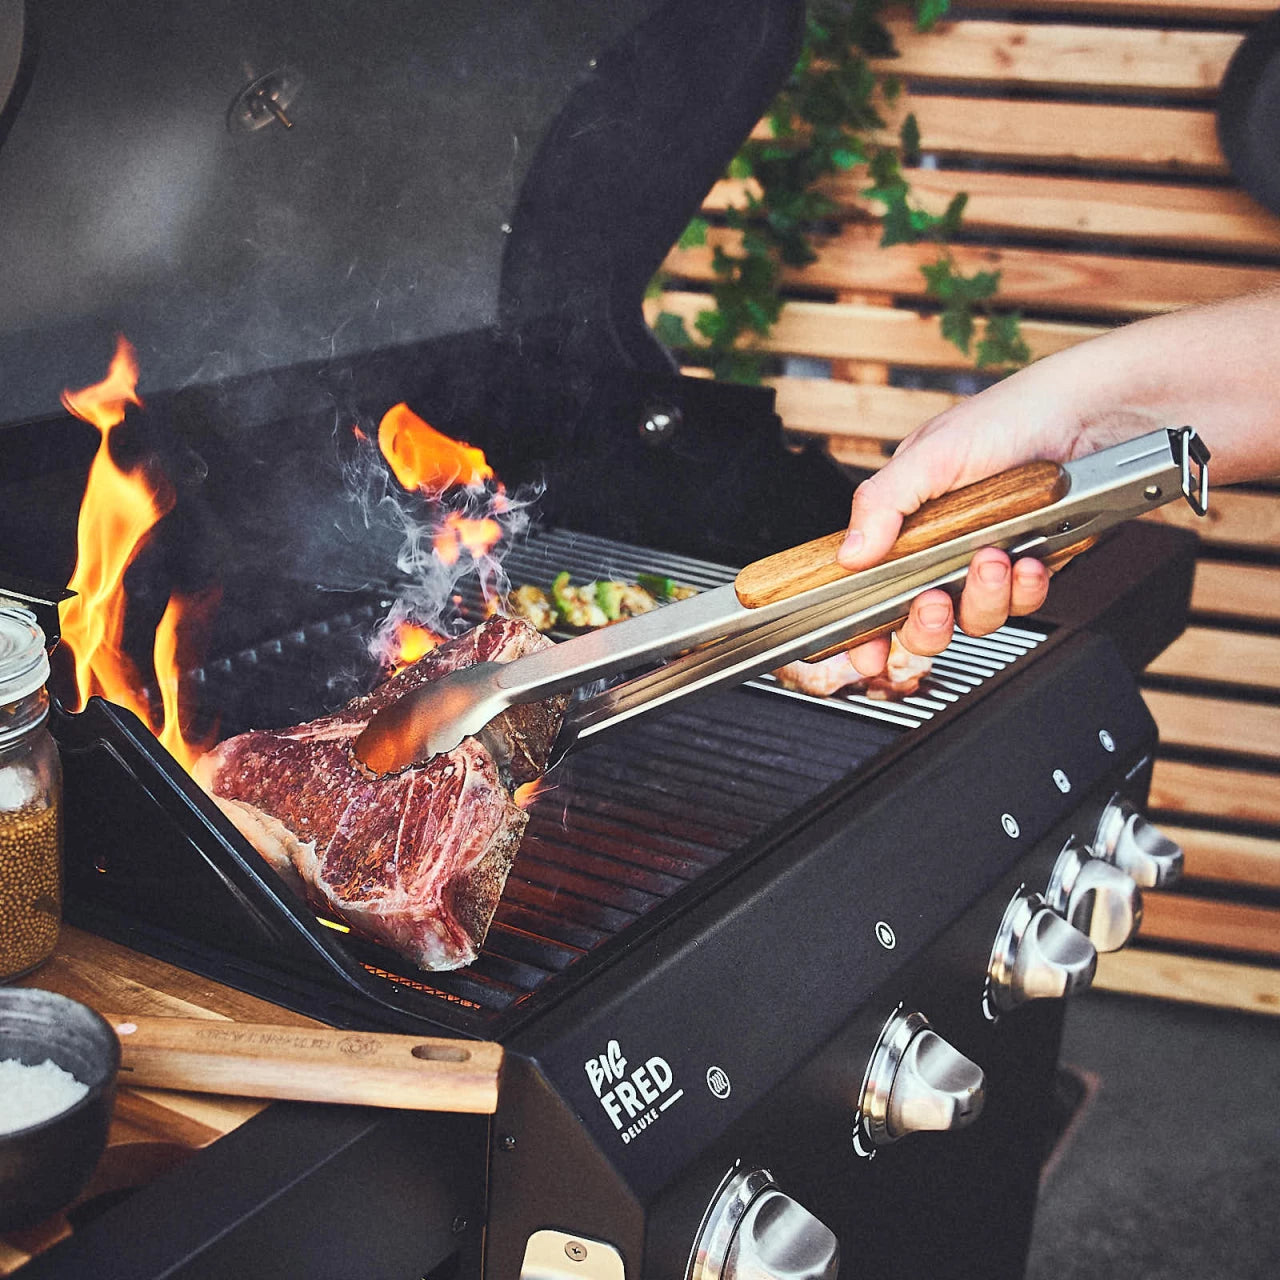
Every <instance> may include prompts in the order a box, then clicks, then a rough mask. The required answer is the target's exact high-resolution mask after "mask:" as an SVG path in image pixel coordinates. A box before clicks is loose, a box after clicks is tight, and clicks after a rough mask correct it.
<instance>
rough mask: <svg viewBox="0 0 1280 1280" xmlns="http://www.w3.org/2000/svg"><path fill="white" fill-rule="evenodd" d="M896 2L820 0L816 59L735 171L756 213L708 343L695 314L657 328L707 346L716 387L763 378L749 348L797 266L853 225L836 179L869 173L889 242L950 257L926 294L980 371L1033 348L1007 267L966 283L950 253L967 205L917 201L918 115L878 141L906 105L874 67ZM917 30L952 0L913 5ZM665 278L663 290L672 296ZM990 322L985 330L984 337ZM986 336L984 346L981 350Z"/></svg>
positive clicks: (884, 54) (711, 320) (725, 283)
mask: <svg viewBox="0 0 1280 1280" xmlns="http://www.w3.org/2000/svg"><path fill="white" fill-rule="evenodd" d="M886 4H887V0H815V3H813V4H811V6H810V10H809V15H808V18H807V22H806V33H805V41H804V46H803V50H802V52H801V55H800V58H799V60H798V62H797V63H796V66H795V69H794V70H793V72H792V74H791V77H790V79H789V81H788V83H787V85H786V86H785V87H784V88H783V90H782V92H781V93H780V94H779V95H778V97H777V98H776V99H775V101H774V103H773V105H772V106H771V107H770V109H769V112H768V116H767V119H768V122H769V125H770V135H771V136H769V137H767V138H751V139H749V140H748V141H747V142H746V143H745V144H744V145H743V146H742V148H741V149H740V150H739V152H738V154H737V155H736V156H735V157H734V159H733V161H732V163H731V164H730V166H729V176H730V177H731V178H737V179H751V180H752V181H751V182H750V183H748V184H747V185H746V187H745V192H746V194H745V196H744V203H741V204H738V205H733V206H731V207H729V208H728V209H727V210H726V211H725V212H724V215H723V222H724V225H725V226H726V227H728V228H730V229H732V230H733V231H735V232H737V233H738V236H737V240H736V244H735V247H734V248H733V249H732V250H730V249H727V248H725V247H724V246H723V245H720V244H717V245H716V246H715V248H714V250H713V253H712V269H713V272H714V275H715V279H714V281H713V283H712V287H711V293H712V300H713V303H714V305H713V306H712V307H709V308H707V309H705V310H703V311H700V312H699V313H698V315H697V318H696V319H695V321H694V328H695V329H696V330H697V332H698V334H699V336H700V339H701V341H698V340H696V339H694V337H693V336H692V335H691V334H690V333H689V332H688V329H687V328H686V326H685V323H684V320H683V319H682V317H680V316H678V315H675V314H674V313H672V312H668V311H664V312H660V313H659V314H658V316H657V319H656V321H655V324H654V329H655V331H656V333H657V335H658V337H659V338H660V339H661V340H662V341H663V342H664V343H665V344H666V345H667V346H670V347H674V348H677V349H698V350H700V351H701V352H702V353H704V354H705V356H706V358H707V360H708V362H709V363H710V366H711V369H712V371H713V373H714V374H715V376H716V377H718V378H722V379H728V380H730V381H737V382H757V381H759V379H760V375H761V369H762V359H761V357H760V356H759V355H758V354H756V353H754V352H751V351H744V350H742V349H741V347H740V343H741V342H742V340H743V339H744V338H749V337H751V336H752V335H756V336H760V337H764V336H767V335H768V333H769V331H770V330H771V329H772V327H773V325H774V324H775V323H776V322H777V320H778V316H779V314H780V312H781V310H782V306H783V298H782V273H783V270H784V268H788V267H790V268H795V267H804V266H806V265H807V264H809V263H811V262H813V261H814V260H815V259H816V258H817V256H818V248H817V246H818V245H819V243H820V242H821V240H822V238H823V237H824V235H829V234H830V231H831V226H832V222H833V221H834V220H835V219H836V218H838V217H839V216H840V209H839V206H838V205H837V204H836V202H835V201H834V200H833V199H832V198H831V197H830V196H829V195H828V194H826V192H825V191H824V185H823V184H824V180H826V179H829V178H831V177H832V176H834V175H837V174H840V173H844V172H848V171H850V170H854V169H857V168H859V167H862V168H864V169H865V172H866V175H867V182H868V185H867V186H866V187H865V188H864V191H863V194H864V195H865V196H866V197H867V198H868V199H869V200H870V201H872V202H874V204H875V205H876V206H877V207H878V210H879V213H878V219H879V224H880V244H881V246H882V247H887V246H889V245H894V244H916V243H920V242H925V241H927V242H933V243H936V244H937V245H938V246H939V250H938V257H937V259H936V260H935V261H934V262H932V263H930V264H928V265H926V266H924V267H922V268H921V270H922V272H923V273H924V277H925V284H926V291H927V293H928V295H929V296H930V297H932V298H934V299H936V300H937V302H938V303H939V304H940V323H941V328H942V333H943V336H944V337H946V338H947V339H948V340H949V341H951V342H952V343H954V344H955V345H956V346H957V347H958V348H959V349H960V350H961V351H962V352H964V353H965V355H970V356H972V358H973V359H974V363H975V364H976V365H977V367H978V368H983V369H988V368H989V369H995V370H1007V369H1009V368H1012V367H1015V366H1017V365H1019V364H1024V363H1025V362H1026V361H1027V360H1028V359H1029V358H1030V352H1029V351H1028V349H1027V345H1026V343H1025V342H1024V341H1023V338H1022V334H1021V330H1020V317H1019V316H1018V314H1017V313H1016V312H1009V311H1000V310H997V308H996V306H995V303H994V299H995V297H996V294H997V291H998V289H999V285H1000V273H999V272H998V271H978V272H975V273H974V274H972V275H965V274H963V273H962V272H961V271H960V270H959V269H958V267H957V264H956V261H955V258H954V257H953V255H952V254H951V253H950V251H949V249H948V248H947V244H948V242H949V241H951V240H952V239H953V238H954V236H955V235H956V233H957V232H958V231H959V229H960V226H961V221H962V219H963V216H964V208H965V203H966V200H967V196H965V195H964V194H959V195H956V196H955V197H954V198H953V199H952V200H951V202H950V203H949V204H948V206H947V208H946V209H945V210H944V211H943V212H942V213H941V214H933V213H930V212H929V211H928V210H927V209H925V208H924V207H923V206H922V205H921V204H920V203H919V201H918V200H917V199H916V198H915V196H914V195H913V193H912V190H911V184H910V182H909V180H908V177H907V173H906V172H905V170H904V166H905V167H906V168H909V167H910V166H911V165H912V164H914V163H916V162H917V161H918V158H919V156H920V151H921V139H920V129H919V125H918V123H917V121H916V118H915V116H914V115H908V116H907V117H906V118H905V120H904V121H903V123H902V125H901V126H900V129H899V132H898V139H897V144H896V145H886V144H884V143H882V142H879V141H877V140H876V139H877V138H880V137H883V136H884V132H885V128H886V125H885V120H884V117H883V115H882V114H881V112H882V110H883V108H884V107H886V106H892V105H893V104H894V103H895V102H896V101H897V100H898V98H899V96H900V92H901V88H900V85H899V83H898V81H897V79H896V78H895V77H893V76H888V75H883V74H878V73H877V72H876V71H875V70H873V69H872V67H871V65H870V61H869V60H870V59H873V58H888V57H892V56H893V55H894V54H895V53H896V52H897V51H896V49H895V48H894V44H893V38H892V36H891V34H890V33H889V31H888V29H887V28H886V27H885V25H884V23H883V21H882V20H881V15H882V12H883V9H884V8H885V7H886ZM912 4H913V8H914V12H915V19H916V25H917V28H918V29H920V30H922V31H923V30H927V29H928V28H930V27H932V26H933V25H934V24H935V23H936V22H937V21H938V19H939V18H941V17H942V16H943V14H945V13H946V11H947V8H948V5H949V0H912ZM709 231H710V224H709V222H708V220H707V219H706V218H702V217H699V218H695V219H694V220H693V221H692V222H691V223H690V224H689V226H688V228H687V229H686V230H685V232H684V235H683V236H682V237H681V239H680V247H682V248H690V247H693V246H697V245H704V244H706V243H707V238H708V232H709ZM663 287H664V282H663V281H662V280H661V279H659V280H658V281H656V282H655V283H654V286H653V292H654V293H655V294H660V293H661V292H662V289H663ZM979 325H981V333H980V334H979ZM975 337H976V339H977V340H976V343H975Z"/></svg>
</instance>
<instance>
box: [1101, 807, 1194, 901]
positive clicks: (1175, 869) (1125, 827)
mask: <svg viewBox="0 0 1280 1280" xmlns="http://www.w3.org/2000/svg"><path fill="white" fill-rule="evenodd" d="M1089 845H1090V847H1091V848H1092V849H1093V852H1094V855H1095V856H1096V857H1099V858H1104V859H1105V860H1106V861H1107V862H1112V863H1114V864H1115V865H1116V866H1117V867H1119V868H1120V870H1121V871H1123V872H1124V873H1125V874H1126V875H1128V876H1130V877H1132V878H1133V879H1134V880H1135V881H1136V882H1137V883H1138V884H1140V885H1141V886H1142V887H1143V888H1144V889H1164V888H1167V887H1168V886H1169V885H1171V884H1173V883H1174V881H1175V880H1177V879H1178V877H1179V876H1180V875H1181V874H1182V849H1181V848H1180V847H1179V846H1178V845H1176V844H1175V843H1174V842H1173V841H1172V840H1170V839H1169V837H1168V836H1167V835H1165V834H1164V832H1162V831H1161V830H1160V828H1159V827H1157V826H1155V825H1153V824H1152V823H1150V822H1148V821H1147V820H1146V818H1144V817H1143V816H1142V814H1141V813H1139V812H1138V810H1137V809H1135V808H1134V807H1133V805H1131V804H1130V803H1129V801H1127V800H1126V799H1125V798H1124V797H1123V796H1121V795H1119V794H1118V793H1117V794H1116V795H1114V796H1112V797H1111V799H1110V800H1109V801H1108V802H1107V807H1106V808H1105V809H1104V810H1103V811H1102V817H1101V818H1099V819H1098V829H1097V831H1096V832H1095V833H1094V837H1093V839H1092V840H1090V841H1089Z"/></svg>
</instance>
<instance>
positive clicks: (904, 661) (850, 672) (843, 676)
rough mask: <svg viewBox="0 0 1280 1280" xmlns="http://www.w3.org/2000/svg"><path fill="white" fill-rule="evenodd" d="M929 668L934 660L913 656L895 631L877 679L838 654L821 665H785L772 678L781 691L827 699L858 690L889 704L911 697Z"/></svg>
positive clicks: (931, 667) (845, 655)
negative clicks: (882, 669)
mask: <svg viewBox="0 0 1280 1280" xmlns="http://www.w3.org/2000/svg"><path fill="white" fill-rule="evenodd" d="M932 669H933V659H932V658H922V657H920V656H919V655H918V654H915V653H912V652H911V651H910V650H909V649H908V648H907V647H906V646H905V645H904V644H903V643H902V642H901V641H900V640H899V639H898V633H897V632H896V631H895V632H894V634H893V637H892V639H891V640H890V643H889V661H888V663H887V664H886V665H885V669H884V671H883V673H882V674H880V675H878V676H871V677H867V676H864V675H862V674H860V673H859V672H858V670H857V669H856V668H855V667H854V665H853V663H852V662H850V661H849V657H848V655H847V654H844V653H837V654H836V655H835V656H834V657H831V658H826V659H824V660H823V661H821V662H788V663H787V665H786V666H785V667H779V668H778V669H777V670H776V671H775V672H774V673H773V676H774V679H775V680H777V682H778V683H779V684H780V685H782V687H783V688H784V689H794V690H795V691H796V692H797V693H807V694H810V695H812V696H813V697H815V698H829V697H830V696H831V695H832V694H833V693H840V692H841V691H842V690H845V689H849V690H853V691H861V692H863V693H865V694H866V695H867V697H868V698H877V699H881V700H883V701H891V700H892V699H894V698H907V697H910V696H911V694H913V693H915V692H916V691H917V690H918V689H919V688H920V681H921V680H923V679H924V677H925V676H927V675H928V674H929V672H930V671H931V670H932Z"/></svg>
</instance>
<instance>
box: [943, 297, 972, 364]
mask: <svg viewBox="0 0 1280 1280" xmlns="http://www.w3.org/2000/svg"><path fill="white" fill-rule="evenodd" d="M941 322H942V336H943V337H944V338H946V340H947V341H948V342H950V343H953V344H954V345H955V346H957V347H959V348H960V350H961V351H963V352H964V353H965V355H968V354H969V343H970V342H971V341H972V340H973V312H972V311H970V310H969V309H968V308H967V307H955V308H952V307H948V308H947V310H945V311H944V312H943V313H942V316H941Z"/></svg>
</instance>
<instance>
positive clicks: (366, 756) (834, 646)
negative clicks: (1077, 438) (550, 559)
mask: <svg viewBox="0 0 1280 1280" xmlns="http://www.w3.org/2000/svg"><path fill="white" fill-rule="evenodd" d="M1208 462H1209V453H1208V450H1207V449H1206V448H1205V446H1204V443H1203V441H1202V440H1201V439H1200V438H1199V437H1198V436H1197V435H1196V433H1195V431H1194V430H1193V429H1192V428H1190V427H1180V428H1177V429H1174V430H1159V431H1153V432H1151V433H1150V434H1148V435H1144V436H1140V437H1138V438H1137V439H1134V440H1130V441H1127V442H1126V443H1124V444H1119V445H1115V446H1113V447H1111V448H1109V449H1103V450H1101V451H1100V452H1098V453H1095V454H1092V455H1090V456H1089V457H1086V458H1080V459H1077V460H1076V461H1074V462H1068V463H1065V464H1063V465H1061V466H1060V465H1059V464H1057V463H1050V462H1038V463H1029V464H1026V465H1024V466H1022V467H1016V468H1014V469H1013V470H1012V471H1008V472H1004V473H1002V474H1001V475H999V476H995V477H992V478H991V479H990V480H983V481H980V482H979V483H978V484H975V485H970V486H968V487H967V488H966V489H961V490H957V491H956V492H955V493H953V494H948V495H946V496H945V497H943V498H939V499H937V500H935V501H934V502H931V503H926V504H925V506H923V507H922V508H921V509H920V510H919V511H918V512H916V513H915V514H914V515H913V516H911V517H909V518H908V520H907V521H906V522H904V525H903V530H902V533H901V534H900V535H899V538H898V541H897V542H896V543H895V544H894V547H893V549H892V550H891V551H890V553H889V558H888V559H886V560H885V561H884V562H882V563H881V564H878V565H876V566H875V567H873V568H871V569H865V570H862V571H861V572H858V573H852V574H851V573H848V572H846V571H844V570H842V569H841V568H840V567H839V566H838V565H837V564H836V561H835V553H836V550H837V548H838V547H839V544H840V541H841V539H842V537H843V531H841V532H839V533H835V534H832V535H830V536H829V537H827V538H821V539H818V540H817V541H815V542H812V543H806V544H805V545H804V546H801V547H794V548H791V549H790V550H788V551H783V552H780V553H778V554H777V555H775V556H769V557H766V558H765V559H764V560H759V561H756V562H755V563H754V564H752V565H748V566H747V568H745V569H743V570H742V572H741V573H739V574H738V576H737V578H736V579H735V581H734V582H733V583H731V584H728V585H726V586H723V587H718V588H716V589H715V590H712V591H705V592H703V593H701V594H700V595H696V596H692V597H690V598H689V599H687V600H681V601H679V602H677V603H675V604H670V605H666V606H664V607H663V608H660V609H656V610H654V611H653V612H651V613H647V614H642V615H641V616H639V617H636V618H629V619H627V620H625V621H623V622H617V623H614V624H613V625H611V626H608V627H603V628H601V629H600V630H597V631H591V632H587V633H585V634H583V635H579V636H574V637H573V638H572V639H570V640H566V641H564V642H563V643H561V644H558V645H555V646H554V647H552V648H550V649H545V650H543V651H541V652H539V653H535V654H530V655H529V656H528V657H524V658H519V659H517V660H516V661H514V662H509V663H494V662H484V663H479V664H477V665H475V666H472V667H465V668H463V669H461V670H459V671H455V672H452V673H450V674H449V675H447V676H444V677H443V678H442V679H440V680H437V681H434V682H433V683H431V684H426V685H423V686H422V687H420V688H418V689H415V690H413V691H412V692H410V693H408V694H406V695H405V696H404V697H402V698H400V699H399V700H398V701H396V702H395V703H393V704H391V705H390V706H388V707H385V708H383V709H382V710H381V711H379V712H378V713H377V714H376V715H375V716H374V717H373V718H372V719H371V720H370V721H369V724H368V725H367V726H366V727H365V729H364V731H363V732H362V733H361V734H360V736H359V737H358V738H357V739H356V742H355V753H356V755H357V756H358V757H359V759H360V760H361V761H362V762H363V763H364V764H365V765H366V766H367V767H368V768H370V769H372V770H374V771H375V772H378V773H388V772H392V771H395V770H399V769H403V768H406V767H408V766H409V765H412V764H421V763H423V762H425V761H426V760H429V759H430V758H431V757H432V756H434V755H438V754H440V753H441V752H444V751H450V750H452V749H453V748H454V747H456V746H457V745H458V744H459V743H460V742H461V741H462V740H463V739H464V738H467V737H471V736H473V735H475V734H478V733H480V732H481V731H482V730H483V729H484V727H485V726H486V725H487V724H488V723H489V721H491V720H492V719H493V718H494V717H495V716H497V715H500V714H501V713H502V712H503V711H505V710H507V708H509V707H512V706H515V705H517V704H520V703H526V702H538V701H542V700H543V699H546V698H550V697H553V696H555V695H558V694H565V693H569V692H571V691H573V690H575V689H578V688H580V687H581V686H583V685H587V684H590V683H592V682H593V681H597V680H600V679H604V678H608V677H612V676H617V675H620V674H623V673H625V672H628V671H634V670H636V669H638V668H641V667H653V664H654V663H661V664H662V665H660V666H657V667H656V668H653V669H651V670H647V671H645V672H643V673H642V674H640V675H637V676H634V677H633V678H632V679H630V680H626V681H625V682H622V683H619V684H616V685H614V686H612V687H611V688H607V689H605V690H604V692H602V693H598V694H596V695H594V696H591V697H586V698H583V699H581V700H579V701H577V702H575V703H574V704H572V705H571V706H570V708H569V710H568V712H567V713H566V715H565V717H564V723H563V727H562V728H561V731H560V733H559V736H558V737H557V739H556V743H555V746H554V748H553V751H552V754H551V759H550V761H549V763H548V767H549V768H550V767H553V766H554V765H555V764H557V763H558V762H559V761H560V760H561V759H563V758H564V756H565V754H566V753H567V752H568V751H569V750H571V749H572V748H573V747H574V746H575V745H577V744H578V743H580V742H582V741H584V740H585V739H587V738H589V737H591V736H592V735H593V734H596V733H599V732H601V731H602V730H604V729H607V728H611V727H613V726H614V725H617V724H620V723H622V722H623V721H625V720H629V719H631V718H632V717H633V716H638V715H642V714H644V713H645V712H648V711H654V710H656V709H657V708H659V707H661V706H664V705H665V704H667V703H669V702H671V701H672V700H673V699H675V698H683V697H688V696H690V695H692V694H696V693H705V692H708V691H710V690H712V689H715V688H718V687H720V686H722V685H728V684H737V683H741V682H742V681H745V680H749V679H750V678H751V677H752V676H755V675H759V674H760V673H761V672H763V671H770V670H772V669H773V668H775V667H779V666H782V665H783V664H784V663H787V662H791V661H793V660H795V659H797V658H806V657H813V656H814V655H820V654H823V653H826V652H834V651H836V650H838V649H840V648H846V647H849V646H850V645H852V644H855V643H858V642H860V641H862V640H864V639H867V638H869V637H871V636H874V635H881V634H884V633H885V632H886V631H887V630H888V629H890V628H891V627H892V626H894V625H896V624H897V623H898V622H900V621H901V620H902V619H903V618H904V617H905V616H906V614H907V612H908V610H909V608H910V604H911V601H912V600H913V599H914V598H915V596H917V595H918V594H919V593H920V592H921V591H924V590H926V589H927V588H930V587H942V588H945V589H949V590H951V591H952V592H956V591H958V589H959V587H960V585H961V584H962V583H963V581H964V578H965V574H966V573H967V571H968V565H969V561H970V558H971V557H972V556H973V553H974V552H975V551H978V550H979V549H981V548H982V547H988V546H997V547H1001V548H1003V549H1005V550H1006V551H1008V552H1009V553H1010V555H1012V556H1023V555H1034V556H1036V557H1037V558H1038V559H1041V560H1044V561H1045V562H1046V563H1049V564H1050V565H1053V566H1055V567H1056V566H1058V565H1060V564H1062V563H1065V562H1066V560H1068V559H1070V558H1071V557H1072V556H1073V555H1074V554H1076V553H1078V552H1079V551H1082V550H1084V549H1085V548H1086V547H1087V546H1089V545H1091V544H1092V542H1093V541H1094V540H1095V539H1096V538H1097V537H1098V536H1099V535H1100V534H1102V533H1104V532H1105V531H1106V530H1107V529H1110V528H1111V527H1112V526H1114V525H1116V524H1119V523H1120V522H1122V521H1124V520H1128V519H1131V518H1133V517H1134V516H1138V515H1141V514H1142V513H1143V512H1144V511H1150V510H1152V509H1154V508H1155V507H1159V506H1162V505H1163V504H1164V503H1166V502H1170V501H1172V500H1173V499H1175V498H1177V497H1178V496H1182V497H1184V498H1185V499H1186V500H1187V502H1188V503H1189V504H1190V505H1191V506H1192V508H1193V509H1194V510H1195V511H1196V512H1197V514H1199V515H1204V514H1205V511H1206V510H1207V505H1208V496H1209V468H1208Z"/></svg>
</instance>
